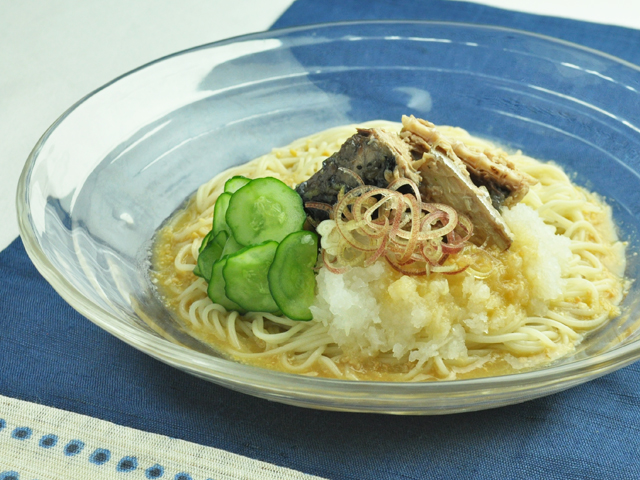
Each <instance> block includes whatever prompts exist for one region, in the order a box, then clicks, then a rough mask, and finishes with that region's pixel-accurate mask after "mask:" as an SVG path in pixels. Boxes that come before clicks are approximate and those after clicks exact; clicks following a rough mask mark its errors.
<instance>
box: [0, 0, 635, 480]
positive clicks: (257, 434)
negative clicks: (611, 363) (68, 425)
mask: <svg viewBox="0 0 640 480" xmlns="http://www.w3.org/2000/svg"><path fill="white" fill-rule="evenodd" d="M359 18H362V19H365V18H366V19H371V18H396V19H397V18H406V19H408V18H413V19H429V20H455V21H467V22H476V23H484V24H496V25H503V26H510V27H514V28H521V29H525V30H532V31H537V32H539V33H544V34H547V35H553V36H556V37H562V38H564V39H567V40H571V41H576V42H580V43H583V44H585V45H589V46H591V47H594V48H599V49H601V50H604V51H607V52H609V53H611V54H615V55H618V56H620V57H622V58H625V59H627V60H630V61H635V62H640V48H638V46H639V45H640V31H635V30H630V29H624V28H619V27H610V26H602V25H594V24H589V23H584V22H576V21H571V20H562V19H556V18H546V17H539V16H534V15H527V14H520V13H514V12H507V11H504V10H499V9H494V8H489V7H484V6H480V5H475V4H468V3H462V2H447V1H422V2H420V1H417V0H414V1H407V0H401V1H394V2H391V1H379V2H361V1H358V2H356V1H353V0H350V1H345V0H328V1H323V2H317V1H312V0H298V1H297V2H296V3H294V4H293V6H292V7H291V8H290V9H289V10H288V11H287V12H285V14H284V15H283V16H282V17H281V19H280V20H279V21H278V22H276V25H275V26H278V27H283V26H289V25H295V24H305V23H311V22H316V21H334V20H353V19H359ZM638 385H640V365H637V364H636V365H631V366H629V367H627V368H625V369H622V370H620V371H618V372H615V373H613V374H610V375H607V376H606V377H603V378H600V379H597V380H594V381H592V382H590V383H588V384H585V385H582V386H579V387H576V388H574V389H572V390H569V391H567V392H562V393H559V394H556V395H553V396H550V397H546V398H543V399H539V400H534V401H530V402H527V403H525V404H522V405H515V406H510V407H505V408H500V409H495V410H490V411H483V412H476V413H469V414H458V415H451V416H444V417H394V416H385V415H365V414H347V413H332V412H321V411H314V410H305V409H301V408H296V407H290V406H286V405H280V404H276V403H271V402H267V401H264V400H260V399H256V398H253V397H249V396H246V395H242V394H239V393H235V392H232V391H229V390H227V389H224V388H222V387H218V386H217V385H213V384H210V383H207V382H205V381H202V380H199V379H197V378H194V377H192V376H189V375H187V374H184V373H182V372H180V371H178V370H175V369H173V368H170V367H168V366H166V365H164V364H162V363H160V362H157V361H155V360H153V359H151V358H150V357H148V356H146V355H144V354H142V353H140V352H138V351H137V350H135V349H133V348H131V347H129V346H128V345H126V344H124V343H123V342H121V341H119V340H117V339H116V338H114V337H112V336H110V335H109V334H107V333H105V332H104V331H102V330H101V329H99V328H98V327H96V326H95V325H93V324H92V323H91V322H89V321H88V320H86V319H85V318H83V317H82V316H80V315H79V314H78V313H76V312H75V311H74V310H73V309H72V308H71V307H69V306H68V305H67V304H66V303H65V302H64V301H63V300H62V299H61V298H60V297H59V296H58V295H57V294H56V293H55V291H54V290H53V289H52V288H51V287H50V286H49V285H48V284H47V283H46V281H45V280H44V279H43V278H42V277H41V276H40V275H39V274H38V272H37V271H36V269H35V268H34V267H33V265H32V264H31V262H30V260H29V259H28V257H27V255H26V253H25V251H24V248H23V246H22V243H21V241H20V240H16V241H14V242H13V243H12V244H11V245H10V246H9V247H8V248H7V249H6V250H4V251H3V252H1V253H0V395H6V396H9V397H14V398H19V399H22V400H27V401H31V402H37V403H42V404H45V405H49V406H53V407H57V408H62V409H65V410H70V411H74V412H78V413H82V414H85V415H90V416H93V417H97V418H101V419H104V420H108V421H112V422H115V423H118V424H121V425H126V426H130V427H133V428H138V429H141V430H145V431H149V432H154V433H159V434H164V435H169V436H171V437H177V438H181V439H185V440H189V441H192V442H196V443H200V444H203V445H209V446H213V447H217V448H223V449H225V450H227V451H230V452H234V453H239V454H242V455H246V456H249V457H252V458H255V459H259V460H263V461H267V462H271V463H274V464H277V465H282V466H286V467H290V468H294V469H297V470H301V471H303V472H307V473H312V474H316V475H320V476H324V477H328V478H332V479H363V480H365V479H387V478H388V479H422V478H453V477H457V478H465V479H466V478H471V479H493V478H505V479H511V478H513V479H516V478H552V479H591V478H602V479H618V478H640V431H639V430H640V387H638ZM0 455H2V452H0ZM0 458H1V457H0Z"/></svg>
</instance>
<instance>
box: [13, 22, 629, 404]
mask: <svg viewBox="0 0 640 480" xmlns="http://www.w3.org/2000/svg"><path fill="white" fill-rule="evenodd" d="M376 24H387V25H422V26H449V27H452V28H453V27H458V28H470V29H479V30H484V31H496V32H508V33H513V34H516V35H519V36H524V37H531V38H536V39H539V40H541V41H545V42H549V43H555V44H558V45H562V46H564V47H568V48H572V49H577V50H581V51H584V52H587V53H589V54H592V55H595V56H598V57H601V58H605V59H607V60H609V61H612V62H614V63H617V64H620V65H624V66H625V67H627V68H629V69H632V70H635V71H637V72H638V74H640V66H637V65H635V64H633V63H630V62H628V61H626V60H624V59H621V58H619V57H616V56H613V55H610V54H608V53H605V52H601V51H599V50H596V49H593V48H589V47H585V46H582V45H579V44H576V43H572V42H569V41H566V40H562V39H558V38H554V37H550V36H546V35H542V34H538V33H533V32H528V31H525V30H519V29H513V28H508V27H502V26H493V25H483V24H471V23H462V22H438V21H413V20H375V21H346V22H331V23H317V24H309V25H304V26H299V27H289V28H282V29H273V30H268V31H264V32H257V33H251V34H247V35H240V36H237V37H231V38H227V39H224V40H220V41H216V42H211V43H207V44H204V45H199V46H196V47H192V48H189V49H186V50H182V51H179V52H175V53H172V54H169V55H166V56H164V57H161V58H158V59H156V60H153V61H151V62H149V63H146V64H144V65H142V66H140V67H138V68H135V69H133V70H131V71H129V72H127V73H124V74H123V75H120V76H118V77H116V78H115V79H113V80H112V81H110V82H108V83H106V84H104V85H103V86H102V87H99V88H98V89H96V90H94V91H93V92H91V93H89V94H87V95H86V96H84V97H83V98H81V99H80V100H78V101H77V102H76V103H75V104H74V105H72V106H71V107H69V109H67V110H66V111H65V112H64V113H63V114H62V115H60V117H59V118H58V119H57V120H56V121H55V122H54V123H53V124H52V125H51V126H50V127H49V128H48V129H47V130H46V131H45V132H44V133H43V135H42V137H41V138H40V139H39V140H38V142H37V143H36V145H35V146H34V148H33V150H32V151H31V153H30V154H29V157H28V159H27V161H26V163H25V166H24V168H23V170H22V173H21V175H20V179H19V181H18V186H17V191H16V208H17V216H18V225H19V230H20V236H21V238H22V241H23V244H24V247H25V250H26V252H27V254H28V255H29V257H30V259H31V261H32V262H33V263H34V265H35V266H36V268H37V269H38V271H39V272H40V273H41V274H42V276H43V277H44V278H45V279H46V280H47V282H49V284H50V285H51V286H52V287H53V288H54V289H55V290H56V291H57V292H58V294H60V296H61V297H62V298H63V299H64V300H65V301H66V302H67V303H68V304H69V305H70V306H71V307H73V308H74V309H75V310H76V311H78V312H79V313H80V314H81V315H83V316H84V317H86V318H87V319H89V320H91V321H92V322H93V323H94V324H96V325H98V326H99V327H100V328H102V329H104V330H105V331H107V332H109V333H110V334H112V335H114V336H115V337H117V338H119V339H120V340H122V341H124V342H125V343H128V344H129V345H131V346H133V347H134V348H136V349H138V350H140V351H142V352H144V353H146V354H148V355H150V356H152V357H154V358H156V359H158V360H160V361H162V362H164V363H167V364H169V365H172V366H174V367H176V368H180V369H182V370H185V371H188V372H189V373H192V374H194V375H196V376H199V377H201V378H206V379H208V380H210V381H214V382H216V381H217V380H219V381H220V382H219V383H226V384H231V385H238V386H239V385H245V386H254V387H257V388H260V389H263V390H265V391H274V392H278V393H279V394H283V395H290V396H292V397H295V396H296V394H297V393H300V394H302V395H304V394H307V395H308V394H313V392H314V391H316V392H331V396H332V398H333V399H335V400H337V401H339V400H340V399H341V397H342V396H344V398H345V399H346V398H351V399H353V398H354V396H360V395H363V394H376V395H380V396H389V397H396V398H398V399H400V398H401V397H403V396H407V397H409V396H410V397H415V396H422V395H424V396H431V395H437V396H440V395H446V394H447V393H450V394H454V393H455V394H458V395H459V394H464V393H469V394H470V393H474V392H475V393H478V394H487V393H491V392H495V393H497V392H506V391H509V390H514V389H516V390H520V391H527V390H537V389H540V388H544V386H547V387H551V386H553V385H557V384H559V383H569V384H571V385H575V384H578V383H582V382H584V381H587V380H591V379H594V378H597V377H599V376H601V375H605V374H606V373H609V372H611V371H614V370H617V369H619V368H622V367H624V366H626V365H628V364H630V363H632V362H633V361H635V360H637V359H638V358H640V339H637V340H634V341H632V342H629V343H627V344H625V345H621V346H618V347H615V348H613V349H611V350H609V351H607V352H605V353H602V354H599V355H597V356H593V357H589V358H585V359H582V360H577V361H574V362H571V363H566V364H561V365H552V366H549V367H545V368H542V369H539V370H533V371H528V372H522V373H514V374H510V375H502V376H494V377H482V378H475V379H464V380H451V381H436V382H418V383H411V382H379V381H351V380H336V379H328V378H315V377H307V376H303V375H296V374H290V373H284V372H278V371H274V370H265V369H262V368H258V367H253V366H250V365H245V364H242V363H236V362H233V361H230V360H226V359H223V358H216V357H212V356H209V355H206V354H203V353H200V352H196V351H193V350H190V349H188V348H186V347H183V346H181V345H178V344H174V343H171V342H170V341H168V340H165V339H163V338H160V337H155V336H151V335H149V334H148V333H146V332H144V331H142V330H138V329H135V328H132V327H131V326H129V325H126V324H122V323H120V321H119V319H118V317H116V316H115V315H112V314H111V313H109V312H108V311H106V310H104V309H102V308H100V307H99V306H97V305H95V304H94V303H93V302H91V301H90V300H88V299H87V298H86V297H85V296H84V295H82V294H81V293H80V292H79V291H78V290H77V289H76V288H75V287H74V286H73V285H72V284H71V283H70V282H69V281H68V280H67V279H66V278H65V276H64V274H63V273H62V272H61V271H59V270H58V269H56V268H55V267H54V266H53V264H52V263H51V262H50V261H49V259H48V258H47V256H46V255H45V253H44V251H43V250H42V248H41V247H40V244H39V242H38V240H37V237H36V234H35V231H34V229H33V227H32V225H31V221H30V212H29V198H28V195H27V185H28V184H29V179H30V174H31V171H32V169H33V166H34V165H35V162H36V160H37V157H38V154H39V152H40V150H41V148H42V146H43V145H44V144H45V143H46V141H47V139H48V138H49V136H50V135H51V133H52V132H53V131H54V130H55V129H56V128H57V127H58V125H60V123H62V122H63V121H64V120H65V119H66V118H67V117H68V116H69V115H70V114H72V113H73V111H74V110H76V109H77V108H78V107H79V106H80V105H81V104H83V103H84V102H86V101H87V100H88V99H89V98H91V97H93V96H94V95H96V94H98V93H100V92H101V91H102V90H104V89H106V88H108V87H109V86H110V85H112V84H114V83H115V82H118V81H119V80H121V79H122V78H124V77H128V76H130V75H133V74H135V73H136V72H138V71H140V70H143V69H145V68H147V67H149V66H151V65H153V64H156V63H159V62H162V61H164V60H167V59H169V58H171V57H174V56H178V55H184V54H188V53H190V52H193V51H196V50H200V49H207V48H215V47H217V46H222V45H227V44H230V43H235V42H239V41H245V40H251V39H261V38H267V37H278V36H282V35H288V34H292V33H302V32H309V31H314V30H322V29H331V28H333V27H348V26H354V27H358V26H366V25H376ZM551 389H552V390H553V391H558V390H561V389H562V388H553V387H551ZM303 392H304V393H303ZM544 394H545V393H540V395H544ZM535 396H539V395H532V396H530V397H528V398H534V397H535ZM287 403H288V402H287ZM510 403H513V402H510Z"/></svg>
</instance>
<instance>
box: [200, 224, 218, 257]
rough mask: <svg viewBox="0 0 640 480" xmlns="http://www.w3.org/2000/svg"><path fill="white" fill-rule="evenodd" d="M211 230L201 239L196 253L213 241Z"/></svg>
mask: <svg viewBox="0 0 640 480" xmlns="http://www.w3.org/2000/svg"><path fill="white" fill-rule="evenodd" d="M213 237H214V235H213V230H210V231H209V233H207V234H206V235H205V236H204V238H203V239H202V243H201V244H200V248H199V249H198V253H200V252H201V251H202V250H204V249H205V247H206V246H207V245H208V244H209V242H210V241H211V240H213Z"/></svg>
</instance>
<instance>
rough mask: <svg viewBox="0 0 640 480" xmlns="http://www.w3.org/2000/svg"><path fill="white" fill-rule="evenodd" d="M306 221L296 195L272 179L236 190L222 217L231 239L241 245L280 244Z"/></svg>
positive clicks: (255, 182)
mask: <svg viewBox="0 0 640 480" xmlns="http://www.w3.org/2000/svg"><path fill="white" fill-rule="evenodd" d="M306 218H307V215H306V213H305V212H304V207H303V205H302V198H300V195H298V194H297V193H296V191H295V190H293V189H291V188H289V187H288V186H287V185H285V184H284V183H283V182H281V181H280V180H278V179H276V178H273V177H267V178H256V179H255V180H251V181H250V182H249V183H247V184H246V185H245V186H244V187H242V188H240V189H239V190H238V191H236V192H235V193H234V194H233V196H232V197H231V200H230V201H229V207H228V209H227V215H226V221H227V224H228V225H229V228H230V230H231V233H232V234H233V237H234V238H235V239H236V241H237V242H238V243H240V244H241V245H245V246H248V245H256V244H258V243H262V242H265V241H267V240H273V241H276V242H280V241H282V239H283V238H284V237H286V236H287V235H289V234H290V233H292V232H296V231H298V230H302V226H303V224H304V221H305V219H306ZM214 222H215V219H214Z"/></svg>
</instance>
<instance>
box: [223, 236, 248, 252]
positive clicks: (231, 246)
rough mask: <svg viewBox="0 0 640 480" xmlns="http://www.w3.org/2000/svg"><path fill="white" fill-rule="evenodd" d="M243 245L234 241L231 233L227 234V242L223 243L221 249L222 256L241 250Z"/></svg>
mask: <svg viewBox="0 0 640 480" xmlns="http://www.w3.org/2000/svg"><path fill="white" fill-rule="evenodd" d="M243 248H244V247H243V246H242V245H240V244H239V243H238V242H236V240H235V238H233V235H229V238H228V239H227V243H225V244H224V250H222V257H226V256H228V255H232V254H234V253H236V252H237V251H239V250H242V249H243Z"/></svg>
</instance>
